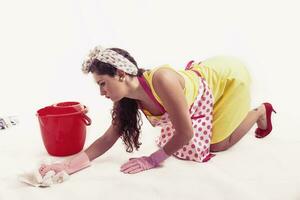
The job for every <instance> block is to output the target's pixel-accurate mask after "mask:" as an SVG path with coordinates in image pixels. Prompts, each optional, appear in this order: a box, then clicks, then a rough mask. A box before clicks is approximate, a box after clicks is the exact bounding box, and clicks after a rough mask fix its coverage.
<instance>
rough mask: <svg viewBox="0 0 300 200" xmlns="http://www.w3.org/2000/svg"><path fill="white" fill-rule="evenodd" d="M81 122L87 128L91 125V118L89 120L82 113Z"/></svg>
mask: <svg viewBox="0 0 300 200" xmlns="http://www.w3.org/2000/svg"><path fill="white" fill-rule="evenodd" d="M82 120H83V122H84V123H85V125H87V126H89V125H91V124H92V120H91V118H89V117H88V116H87V115H86V114H84V113H82Z"/></svg>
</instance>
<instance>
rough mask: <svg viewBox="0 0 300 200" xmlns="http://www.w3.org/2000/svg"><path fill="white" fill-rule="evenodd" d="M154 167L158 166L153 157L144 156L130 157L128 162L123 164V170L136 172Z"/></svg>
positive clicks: (131, 172) (128, 172) (127, 172)
mask: <svg viewBox="0 0 300 200" xmlns="http://www.w3.org/2000/svg"><path fill="white" fill-rule="evenodd" d="M154 167H156V164H155V163H154V162H153V161H152V159H151V157H147V156H143V157H140V158H130V159H129V161H128V162H126V163H125V164H123V165H122V166H121V172H124V173H126V174H135V173H138V172H141V171H145V170H148V169H152V168H154Z"/></svg>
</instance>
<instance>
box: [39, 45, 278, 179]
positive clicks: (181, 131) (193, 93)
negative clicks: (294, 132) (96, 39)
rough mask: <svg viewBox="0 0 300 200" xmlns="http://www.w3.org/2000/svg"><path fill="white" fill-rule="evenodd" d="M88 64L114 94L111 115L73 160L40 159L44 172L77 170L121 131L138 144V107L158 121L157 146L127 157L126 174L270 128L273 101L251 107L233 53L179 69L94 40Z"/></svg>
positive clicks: (200, 155)
mask: <svg viewBox="0 0 300 200" xmlns="http://www.w3.org/2000/svg"><path fill="white" fill-rule="evenodd" d="M83 71H84V72H85V73H89V72H91V73H92V74H93V78H94V79H95V81H96V83H97V84H98V85H99V88H100V93H101V95H103V96H105V97H106V98H109V99H111V100H112V101H113V102H114V106H113V112H112V123H111V125H110V127H109V128H108V130H107V131H106V132H105V133H104V134H103V135H102V136H101V137H100V138H99V139H97V140H96V141H95V142H94V143H93V144H92V145H91V146H90V147H88V148H87V149H86V150H85V151H83V152H81V153H79V154H78V155H76V156H74V157H73V158H71V159H70V160H68V161H65V162H62V163H56V164H52V165H42V166H41V167H40V173H41V174H42V175H45V174H46V173H47V172H48V171H49V170H54V171H55V172H59V171H62V170H65V171H66V172H67V173H69V174H72V173H74V172H77V171H79V170H81V169H83V168H86V167H88V166H90V164H91V161H92V160H94V159H95V158H97V157H99V156H101V155H102V154H104V153H105V152H106V151H107V150H108V149H110V148H111V147H112V146H113V144H114V143H115V142H116V141H117V140H118V138H121V139H122V140H123V142H124V143H125V145H126V151H127V152H132V151H133V150H134V149H136V150H138V149H139V147H140V145H141V143H140V142H139V136H140V132H141V124H142V123H141V114H140V112H139V110H141V111H142V112H143V113H144V114H145V116H146V117H147V119H148V120H149V122H150V123H151V124H152V125H153V126H161V135H160V137H159V139H158V140H157V145H158V146H159V149H158V150H157V151H155V152H153V153H152V154H151V155H149V156H143V157H140V158H132V159H129V161H127V162H126V163H124V164H123V165H122V166H121V171H122V172H124V173H129V174H133V173H138V172H141V171H144V170H148V169H151V168H155V167H157V166H159V165H160V164H161V163H162V162H163V161H164V160H166V159H167V158H168V157H169V156H171V155H174V156H175V157H177V158H180V159H183V160H191V161H197V162H206V161H208V160H209V159H210V158H211V157H212V156H213V154H212V153H211V152H217V151H224V150H226V149H228V148H229V147H231V146H232V145H234V144H235V143H237V142H238V141H239V140H240V139H241V138H242V137H243V136H244V135H245V134H246V133H247V132H248V131H249V130H250V128H251V127H252V126H253V125H254V124H255V123H257V126H258V128H257V129H256V131H255V133H256V137H257V138H263V137H265V136H267V135H268V134H269V133H270V132H271V130H272V123H271V113H272V111H274V110H273V107H272V105H271V104H269V103H263V104H262V105H260V106H259V107H258V108H256V109H254V110H250V91H249V86H250V77H249V74H248V71H247V69H246V68H245V66H244V64H242V63H241V62H240V61H239V60H237V59H235V58H231V57H214V58H210V59H207V60H204V61H202V62H200V63H194V62H189V63H188V65H187V67H186V68H185V70H179V71H176V70H174V69H173V68H171V67H170V66H167V65H165V66H160V67H156V68H154V69H151V70H144V69H140V68H138V66H137V63H136V61H135V60H134V58H133V57H132V56H131V55H130V54H129V53H128V52H127V51H125V50H122V49H119V48H108V49H103V48H101V47H95V48H94V49H93V50H91V52H90V54H89V55H88V57H87V59H86V60H85V62H84V63H83Z"/></svg>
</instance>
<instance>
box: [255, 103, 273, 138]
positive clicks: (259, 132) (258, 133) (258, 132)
mask: <svg viewBox="0 0 300 200" xmlns="http://www.w3.org/2000/svg"><path fill="white" fill-rule="evenodd" d="M263 104H264V106H265V108H266V115H267V128H266V129H265V130H263V129H260V128H257V129H256V130H255V137H257V138H264V137H266V136H267V135H269V133H271V131H272V121H271V115H272V112H275V113H276V111H275V110H274V108H273V106H272V104H270V103H263Z"/></svg>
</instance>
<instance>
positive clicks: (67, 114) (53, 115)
mask: <svg viewBox="0 0 300 200" xmlns="http://www.w3.org/2000/svg"><path fill="white" fill-rule="evenodd" d="M49 107H51V106H46V107H44V108H41V109H39V110H38V111H37V112H36V115H37V116H38V117H41V118H44V117H64V116H70V115H79V114H84V112H83V111H82V110H79V111H74V112H70V113H64V114H44V115H41V114H40V113H39V112H40V111H41V110H43V109H46V108H49Z"/></svg>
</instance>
